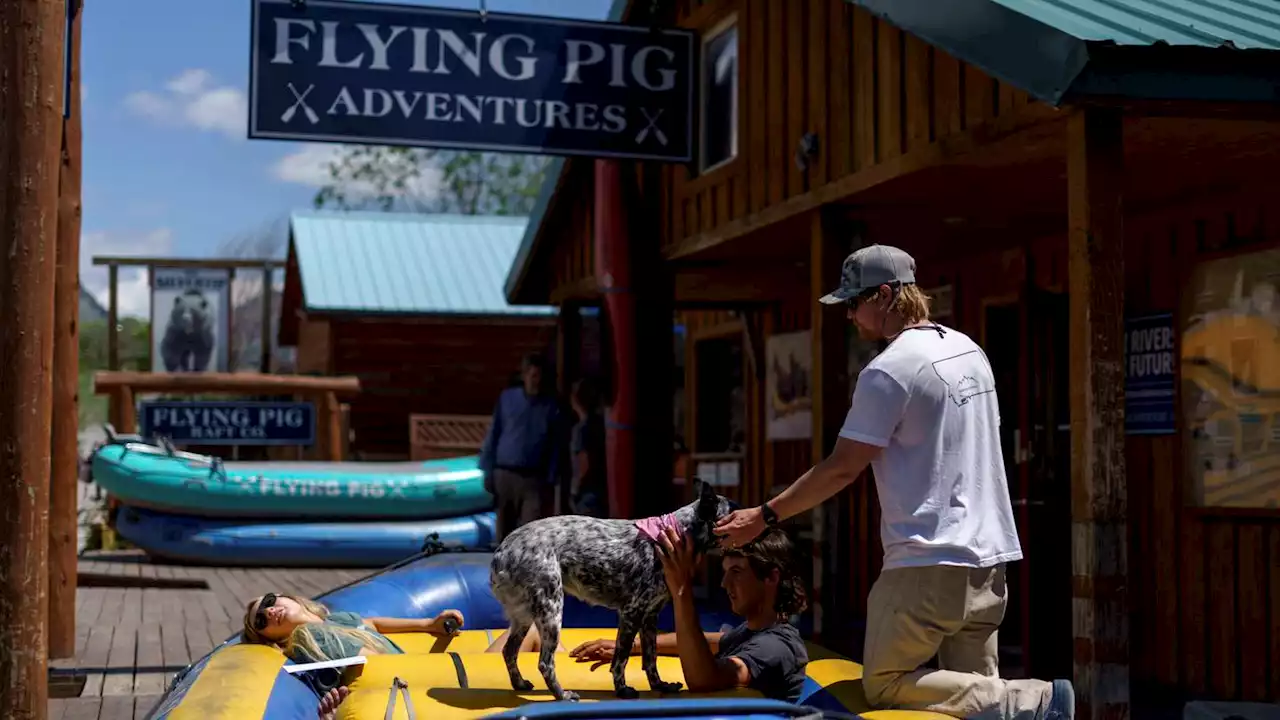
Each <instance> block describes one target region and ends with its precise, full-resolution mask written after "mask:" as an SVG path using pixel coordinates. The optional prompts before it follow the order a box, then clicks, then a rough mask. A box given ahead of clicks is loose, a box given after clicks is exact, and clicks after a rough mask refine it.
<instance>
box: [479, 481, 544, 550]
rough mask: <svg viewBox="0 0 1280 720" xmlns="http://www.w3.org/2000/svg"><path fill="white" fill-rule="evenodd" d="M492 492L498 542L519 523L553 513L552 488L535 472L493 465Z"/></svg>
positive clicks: (519, 524)
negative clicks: (511, 469) (523, 471)
mask: <svg viewBox="0 0 1280 720" xmlns="http://www.w3.org/2000/svg"><path fill="white" fill-rule="evenodd" d="M493 494H494V495H495V496H497V501H498V502H497V505H498V513H497V515H498V518H497V523H496V525H497V528H496V530H497V535H498V537H497V542H502V540H503V539H504V538H506V537H507V535H510V534H511V531H512V530H515V529H516V528H518V527H520V526H521V525H525V524H527V523H531V522H533V521H534V520H537V519H538V518H541V517H546V516H549V515H552V514H554V512H553V510H554V509H553V508H552V507H551V503H552V502H553V501H554V497H555V488H553V487H552V486H551V485H548V484H547V482H546V481H545V480H543V479H542V478H541V477H538V476H536V475H524V474H521V473H517V472H512V471H510V470H504V469H502V468H495V469H494V471H493Z"/></svg>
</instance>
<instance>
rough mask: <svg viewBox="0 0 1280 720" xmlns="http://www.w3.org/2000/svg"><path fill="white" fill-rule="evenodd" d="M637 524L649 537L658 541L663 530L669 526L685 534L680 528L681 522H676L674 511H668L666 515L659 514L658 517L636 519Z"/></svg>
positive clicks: (680, 533) (678, 533)
mask: <svg viewBox="0 0 1280 720" xmlns="http://www.w3.org/2000/svg"><path fill="white" fill-rule="evenodd" d="M635 524H636V527H637V528H639V529H640V532H641V533H643V534H644V535H646V536H648V538H649V539H650V540H652V541H654V542H658V537H659V536H661V535H662V533H663V531H664V530H666V529H667V528H671V529H673V530H675V531H676V535H683V534H684V533H683V532H681V530H680V523H678V522H676V516H675V514H674V513H667V514H666V515H658V516H657V517H647V518H645V519H643V520H636V521H635Z"/></svg>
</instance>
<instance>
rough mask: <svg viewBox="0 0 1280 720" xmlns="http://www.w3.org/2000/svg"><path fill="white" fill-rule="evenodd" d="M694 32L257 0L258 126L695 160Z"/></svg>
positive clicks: (317, 134) (294, 136) (319, 0)
mask: <svg viewBox="0 0 1280 720" xmlns="http://www.w3.org/2000/svg"><path fill="white" fill-rule="evenodd" d="M693 62H694V35H693V33H692V32H690V31H687V30H676V29H662V30H654V29H651V28H648V27H639V26H628V25H619V24H614V23H600V22H588V21H579V20H563V19H558V18H545V17H535V16H521V15H506V14H499V13H489V14H487V15H485V16H484V17H481V15H480V13H478V12H475V11H466V10H445V9H440V8H428V7H420V6H406V5H383V4H375V3H366V2H345V1H338V0H306V2H296V3H295V2H294V1H293V0H254V2H253V41H252V57H251V59H250V78H249V137H251V138H271V139H278V140H304V141H330V142H351V143H371V144H385V145H414V146H429V147H441V148H462V149H471V150H493V151H502V152H529V153H547V154H558V155H588V156H597V157H616V158H635V159H648V160H665V161H673V162H687V161H689V160H690V159H691V157H692V145H693V123H692V113H693V79H694V65H693Z"/></svg>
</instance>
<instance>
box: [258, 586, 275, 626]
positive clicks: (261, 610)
mask: <svg viewBox="0 0 1280 720" xmlns="http://www.w3.org/2000/svg"><path fill="white" fill-rule="evenodd" d="M275 604H276V594H275V593H267V594H266V595H263V596H262V602H260V603H258V610H257V612H255V613H254V614H253V629H254V630H257V631H258V632H262V631H263V630H266V629H267V608H269V607H271V606H272V605H275Z"/></svg>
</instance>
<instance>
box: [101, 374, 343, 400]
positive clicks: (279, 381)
mask: <svg viewBox="0 0 1280 720" xmlns="http://www.w3.org/2000/svg"><path fill="white" fill-rule="evenodd" d="M118 388H129V389H130V390H132V391H134V392H164V393H204V392H209V393H220V392H225V393H244V394H246V395H287V394H291V393H292V394H295V395H323V394H324V393H337V394H339V395H355V394H357V393H359V392H360V379H359V378H355V377H312V376H306V375H260V374H257V373H213V372H206V373H150V372H119V371H117V372H112V371H109V370H108V371H103V372H99V373H96V374H95V375H94V376H93V391H94V392H95V393H97V394H106V393H110V392H112V391H114V390H116V389H118Z"/></svg>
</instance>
